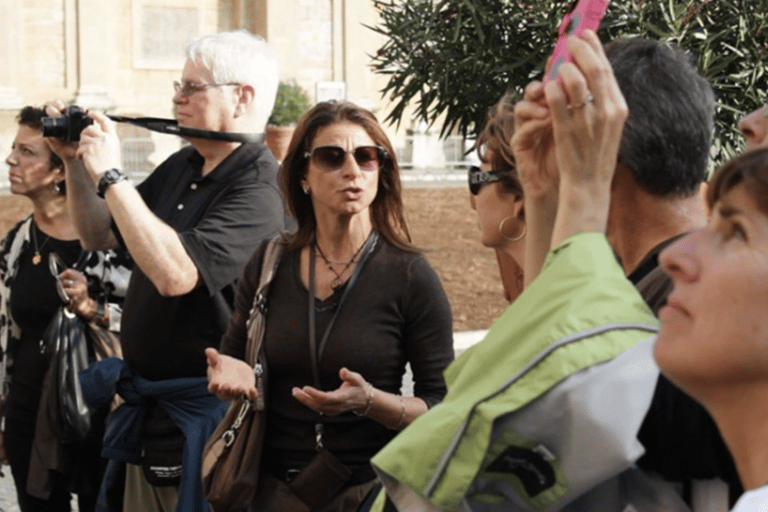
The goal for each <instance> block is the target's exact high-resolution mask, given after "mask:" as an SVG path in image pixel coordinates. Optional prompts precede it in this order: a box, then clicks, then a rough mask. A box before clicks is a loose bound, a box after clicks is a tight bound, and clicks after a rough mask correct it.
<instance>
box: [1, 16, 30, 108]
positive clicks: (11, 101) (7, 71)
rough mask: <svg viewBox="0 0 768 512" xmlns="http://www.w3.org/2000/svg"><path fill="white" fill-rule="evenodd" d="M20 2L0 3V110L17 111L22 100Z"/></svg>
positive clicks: (21, 104)
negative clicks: (20, 82)
mask: <svg viewBox="0 0 768 512" xmlns="http://www.w3.org/2000/svg"><path fill="white" fill-rule="evenodd" d="M20 5H21V2H15V1H14V2H0V41H1V42H2V44H0V48H4V50H3V51H2V52H0V69H1V70H3V71H2V73H0V110H14V111H15V110H18V109H19V108H20V107H22V106H23V103H24V100H23V98H22V97H21V96H19V93H18V90H17V87H18V85H19V58H20V54H21V51H22V45H21V43H20V42H21V41H22V38H21V28H22V27H21V21H22V18H21V7H20Z"/></svg>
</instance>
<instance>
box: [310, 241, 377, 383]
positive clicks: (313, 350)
mask: <svg viewBox="0 0 768 512" xmlns="http://www.w3.org/2000/svg"><path fill="white" fill-rule="evenodd" d="M378 239H379V235H378V233H377V232H376V230H372V231H371V233H370V234H369V235H368V239H367V240H366V241H365V245H364V246H363V251H362V256H361V257H360V261H358V263H357V266H356V267H355V270H354V272H352V275H351V276H350V278H349V281H347V284H346V286H345V287H344V291H343V292H342V294H341V298H340V299H339V303H338V304H336V308H335V311H334V313H333V317H331V321H330V322H328V326H327V327H326V328H325V332H324V333H323V338H322V339H321V340H320V343H319V344H318V343H317V334H316V332H315V243H316V242H315V239H314V237H313V239H312V243H311V244H310V246H309V358H310V361H311V362H312V378H313V380H314V383H315V387H316V388H317V389H320V359H321V358H322V356H323V351H324V350H325V345H326V344H327V342H328V337H329V336H330V334H331V329H332V328H333V324H334V323H335V322H336V318H337V317H338V316H339V311H341V305H342V304H343V303H344V299H346V298H347V295H348V294H349V291H350V290H351V289H352V285H354V284H355V281H357V277H358V276H359V275H360V271H361V270H362V269H363V265H365V262H366V260H367V259H368V256H370V254H371V253H372V252H373V248H374V247H375V246H376V241H377V240H378Z"/></svg>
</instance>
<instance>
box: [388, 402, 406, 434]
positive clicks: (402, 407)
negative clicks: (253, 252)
mask: <svg viewBox="0 0 768 512" xmlns="http://www.w3.org/2000/svg"><path fill="white" fill-rule="evenodd" d="M397 397H398V398H399V399H400V419H399V420H397V425H395V426H394V427H391V428H392V430H400V429H401V428H403V420H405V400H403V395H397Z"/></svg>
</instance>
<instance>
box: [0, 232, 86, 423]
mask: <svg viewBox="0 0 768 512" xmlns="http://www.w3.org/2000/svg"><path fill="white" fill-rule="evenodd" d="M30 229H33V230H35V231H36V235H35V236H36V238H37V240H38V244H39V248H40V256H41V259H40V263H39V264H37V265H33V264H32V256H33V255H34V252H35V251H34V246H33V245H32V244H30V245H29V247H28V249H27V250H26V251H24V252H23V253H22V254H21V256H20V260H19V268H18V271H17V273H16V278H15V279H14V281H13V285H12V287H11V294H10V295H11V296H10V307H11V314H12V315H13V318H14V319H15V320H16V323H17V324H18V325H19V327H20V328H21V339H20V340H19V342H18V344H14V346H12V347H9V350H10V351H12V358H13V361H14V365H13V367H12V370H13V380H12V386H13V388H14V389H13V393H11V394H10V395H11V397H14V398H18V399H19V400H20V401H22V402H29V403H27V404H26V406H28V407H29V408H30V409H33V410H31V411H29V412H30V414H31V418H34V417H35V416H36V415H37V400H39V395H40V391H41V390H42V387H43V377H44V376H45V372H46V371H47V369H48V360H47V359H46V357H45V356H44V355H43V354H42V353H41V351H40V340H41V338H42V337H43V332H44V331H45V329H46V327H48V323H49V322H50V321H51V319H52V318H53V315H54V314H55V313H56V311H57V310H58V308H59V306H61V305H62V301H61V299H60V298H59V295H58V293H57V292H56V281H55V279H54V277H53V275H52V274H51V271H50V270H49V268H48V255H49V254H50V253H51V252H56V253H58V254H59V256H61V258H62V261H63V262H64V264H65V266H66V267H72V266H74V264H75V262H76V261H77V259H78V257H79V256H80V253H81V251H82V249H81V247H80V242H79V241H78V240H59V239H56V238H53V237H50V238H49V237H48V235H46V234H45V233H43V232H41V231H40V230H39V229H38V228H37V226H36V225H35V223H34V222H33V223H32V224H31V226H30ZM62 270H63V269H62ZM22 388H23V389H24V391H23V392H22ZM19 393H21V394H19ZM32 397H35V398H32Z"/></svg>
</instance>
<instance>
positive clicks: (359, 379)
mask: <svg viewBox="0 0 768 512" xmlns="http://www.w3.org/2000/svg"><path fill="white" fill-rule="evenodd" d="M339 377H340V378H341V380H342V381H344V382H348V383H349V384H352V385H354V386H360V387H362V386H364V385H365V379H364V378H363V376H362V375H360V374H359V373H357V372H353V371H351V370H348V369H347V368H342V369H341V370H339Z"/></svg>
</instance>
